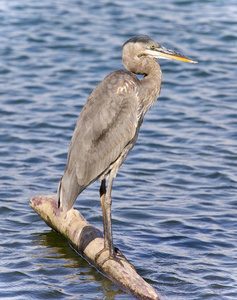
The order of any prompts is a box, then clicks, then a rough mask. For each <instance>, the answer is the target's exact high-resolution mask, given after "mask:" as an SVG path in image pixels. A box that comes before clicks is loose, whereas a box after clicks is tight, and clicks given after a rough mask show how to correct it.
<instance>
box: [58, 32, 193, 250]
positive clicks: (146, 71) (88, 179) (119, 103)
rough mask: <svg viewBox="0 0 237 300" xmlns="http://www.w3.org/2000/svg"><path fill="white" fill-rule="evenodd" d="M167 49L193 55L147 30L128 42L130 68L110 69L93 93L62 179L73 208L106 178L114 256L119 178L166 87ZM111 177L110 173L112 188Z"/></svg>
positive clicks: (63, 199) (65, 203)
mask: <svg viewBox="0 0 237 300" xmlns="http://www.w3.org/2000/svg"><path fill="white" fill-rule="evenodd" d="M162 53H163V55H164V54H165V55H166V56H167V55H170V56H175V57H176V59H182V60H184V59H187V58H185V57H184V56H182V55H180V54H177V53H176V52H172V51H171V50H168V49H165V48H163V47H161V46H160V45H159V44H157V43H156V42H154V41H153V40H152V39H150V38H149V37H147V36H142V37H137V38H132V39H130V40H128V41H127V42H126V43H125V44H124V46H123V53H122V59H123V63H124V66H125V68H126V69H127V70H126V71H124V70H117V71H114V72H112V73H110V74H109V75H107V76H106V77H105V78H104V80H103V81H102V82H101V83H100V84H99V85H98V86H97V87H96V88H95V90H94V91H93V92H92V93H91V95H90V96H89V97H88V99H87V101H86V104H85V106H84V107H83V109H82V111H81V113H80V116H79V118H78V121H77V124H76V127H75V130H74V133H73V137H72V140H71V143H70V147H69V151H68V157H67V165H66V169H65V172H64V175H63V177H62V178H61V181H60V183H59V188H58V199H59V205H60V206H61V207H62V208H63V210H65V211H68V210H69V209H71V208H72V207H73V204H74V202H75V201H76V198H77V196H78V195H79V194H80V193H81V192H82V191H83V190H84V189H85V188H87V187H88V186H89V185H90V184H91V183H92V182H94V181H95V180H97V179H99V180H102V185H101V201H102V212H103V218H104V231H105V248H109V250H110V256H114V251H113V249H111V248H113V243H112V229H111V225H110V224H109V225H108V223H111V220H110V219H111V217H110V206H111V188H112V182H113V178H114V177H115V176H116V174H117V171H118V169H119V167H120V166H121V164H122V163H123V162H124V160H125V159H126V157H127V155H128V153H129V151H130V150H131V149H132V148H133V146H134V144H135V142H136V139H137V136H138V132H139V129H140V126H141V124H142V121H143V117H144V115H145V113H146V112H147V110H148V109H149V108H150V107H151V106H152V105H153V103H154V102H155V101H156V99H157V97H158V95H159V93H160V89H161V70H160V66H159V64H158V62H157V60H156V59H155V57H156V58H157V57H160V55H161V56H162ZM177 57H179V58H177ZM165 58H167V57H165ZM191 62H192V61H191ZM134 73H135V74H143V75H144V77H143V79H141V80H139V79H138V78H137V77H136V76H135V75H134ZM106 179H109V184H108V186H109V188H108V191H107V192H106V189H105V180H106ZM103 195H104V196H105V199H104V200H103V197H102V196H103ZM106 203H107V204H106ZM108 210H109V213H108V214H107V211H108Z"/></svg>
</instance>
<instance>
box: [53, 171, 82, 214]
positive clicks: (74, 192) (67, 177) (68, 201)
mask: <svg viewBox="0 0 237 300" xmlns="http://www.w3.org/2000/svg"><path fill="white" fill-rule="evenodd" d="M83 190H84V187H82V186H79V185H78V182H77V178H76V176H75V174H74V173H68V172H65V173H64V175H63V176H62V178H61V180H60V182H59V184H58V193H57V195H58V208H59V207H62V209H63V210H64V211H68V210H69V209H71V208H72V207H73V204H74V202H75V201H76V199H77V196H78V195H79V194H80V193H81V192H82V191H83Z"/></svg>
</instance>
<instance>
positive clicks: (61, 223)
mask: <svg viewBox="0 0 237 300" xmlns="http://www.w3.org/2000/svg"><path fill="white" fill-rule="evenodd" d="M30 206H31V207H32V208H33V209H34V210H35V212H37V214H38V215H39V216H40V217H41V218H42V219H43V220H44V221H45V222H46V224H48V225H49V226H50V227H51V228H53V229H54V230H56V231H57V232H59V233H60V234H62V235H63V236H64V237H65V238H66V239H67V240H68V242H69V243H70V244H71V245H72V247H73V248H74V249H75V250H76V251H77V252H78V253H79V254H80V255H81V256H82V257H84V258H85V259H86V260H87V261H88V262H89V263H90V264H91V265H93V266H95V267H96V268H97V269H98V270H99V271H100V272H101V273H102V274H103V275H105V276H106V277H107V278H109V279H110V280H111V281H113V282H114V283H115V284H116V285H117V286H118V287H119V288H120V289H121V290H123V291H125V292H126V293H128V294H130V295H133V296H134V297H135V298H137V299H156V300H159V297H158V295H157V293H156V291H155V289H154V288H153V287H152V286H151V285H150V284H148V283H147V282H146V281H145V280H144V279H143V278H142V277H140V276H139V275H138V273H137V272H136V270H135V268H134V266H133V265H132V264H130V263H129V262H128V261H127V260H126V258H125V256H123V255H122V253H120V252H119V257H121V256H122V257H123V258H122V259H121V260H120V261H116V260H112V259H110V260H107V261H105V262H104V263H103V265H102V266H101V265H100V262H102V261H103V260H104V259H105V258H106V257H107V255H108V253H106V252H102V254H101V255H100V256H98V258H97V261H96V260H95V257H96V254H97V253H98V252H99V251H100V250H102V249H103V246H104V238H103V234H102V233H101V231H100V230H99V229H97V228H95V227H93V226H92V225H90V224H89V223H88V222H87V221H86V219H85V218H84V217H83V216H82V215H81V214H80V212H79V211H78V210H75V209H71V210H70V211H68V212H67V213H64V212H63V211H62V210H61V209H59V208H58V207H57V196H56V195H50V196H37V197H34V198H31V200H30Z"/></svg>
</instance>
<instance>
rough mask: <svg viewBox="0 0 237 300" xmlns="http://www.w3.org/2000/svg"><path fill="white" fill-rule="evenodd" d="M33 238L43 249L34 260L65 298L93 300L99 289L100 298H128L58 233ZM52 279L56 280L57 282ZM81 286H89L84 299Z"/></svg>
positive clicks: (50, 282) (52, 285)
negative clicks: (79, 290) (78, 287)
mask: <svg viewBox="0 0 237 300" xmlns="http://www.w3.org/2000/svg"><path fill="white" fill-rule="evenodd" d="M32 236H33V243H34V244H35V245H36V246H37V247H39V248H40V251H39V250H38V251H37V253H38V255H37V258H36V257H34V259H37V261H38V268H40V269H41V273H42V270H44V273H45V275H46V274H47V276H48V280H49V283H48V284H49V288H52V289H53V290H54V291H56V290H57V291H59V292H60V293H62V294H63V295H64V296H70V299H80V298H81V297H83V299H85V298H86V297H88V299H89V297H94V293H95V290H97V293H98V294H100V295H102V298H100V299H106V300H113V299H115V296H117V295H121V296H122V295H125V293H123V292H122V291H121V290H119V289H118V288H117V287H116V286H115V285H114V284H113V283H112V282H111V281H110V280H108V279H107V278H105V277H104V276H103V275H101V274H100V273H99V272H98V271H97V270H96V269H95V268H94V267H92V266H90V265H89V263H88V262H87V261H85V259H83V258H81V257H80V255H78V254H77V253H76V252H75V251H74V250H73V249H72V248H71V247H70V246H69V244H68V243H67V241H66V240H65V239H64V238H63V237H62V236H61V235H59V234H58V233H57V232H55V231H53V230H50V231H47V232H44V233H39V234H32ZM58 267H60V274H58V271H56V273H55V268H56V269H57V270H59V269H58ZM72 269H73V270H72ZM52 277H54V280H53V282H52ZM95 282H96V285H95ZM80 284H85V286H87V288H86V289H85V291H86V292H85V291H84V293H85V294H83V296H82V294H81V292H80V293H79V294H78V293H77V286H78V285H80ZM92 291H93V292H92ZM90 292H92V293H90ZM126 297H129V296H126ZM121 299H122V298H121ZM124 299H125V298H124ZM126 299H128V298H126Z"/></svg>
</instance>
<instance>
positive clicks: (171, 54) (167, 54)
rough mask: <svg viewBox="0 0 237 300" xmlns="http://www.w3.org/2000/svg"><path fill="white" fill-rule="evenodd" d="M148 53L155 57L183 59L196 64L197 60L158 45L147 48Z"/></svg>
mask: <svg viewBox="0 0 237 300" xmlns="http://www.w3.org/2000/svg"><path fill="white" fill-rule="evenodd" d="M145 54H146V55H150V56H152V57H155V58H163V59H174V60H181V61H185V62H189V63H193V64H196V63H197V61H195V60H192V59H191V58H189V57H187V56H184V55H182V54H179V53H177V52H175V51H173V50H170V49H167V48H165V47H162V46H160V47H157V48H154V49H147V50H145Z"/></svg>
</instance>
